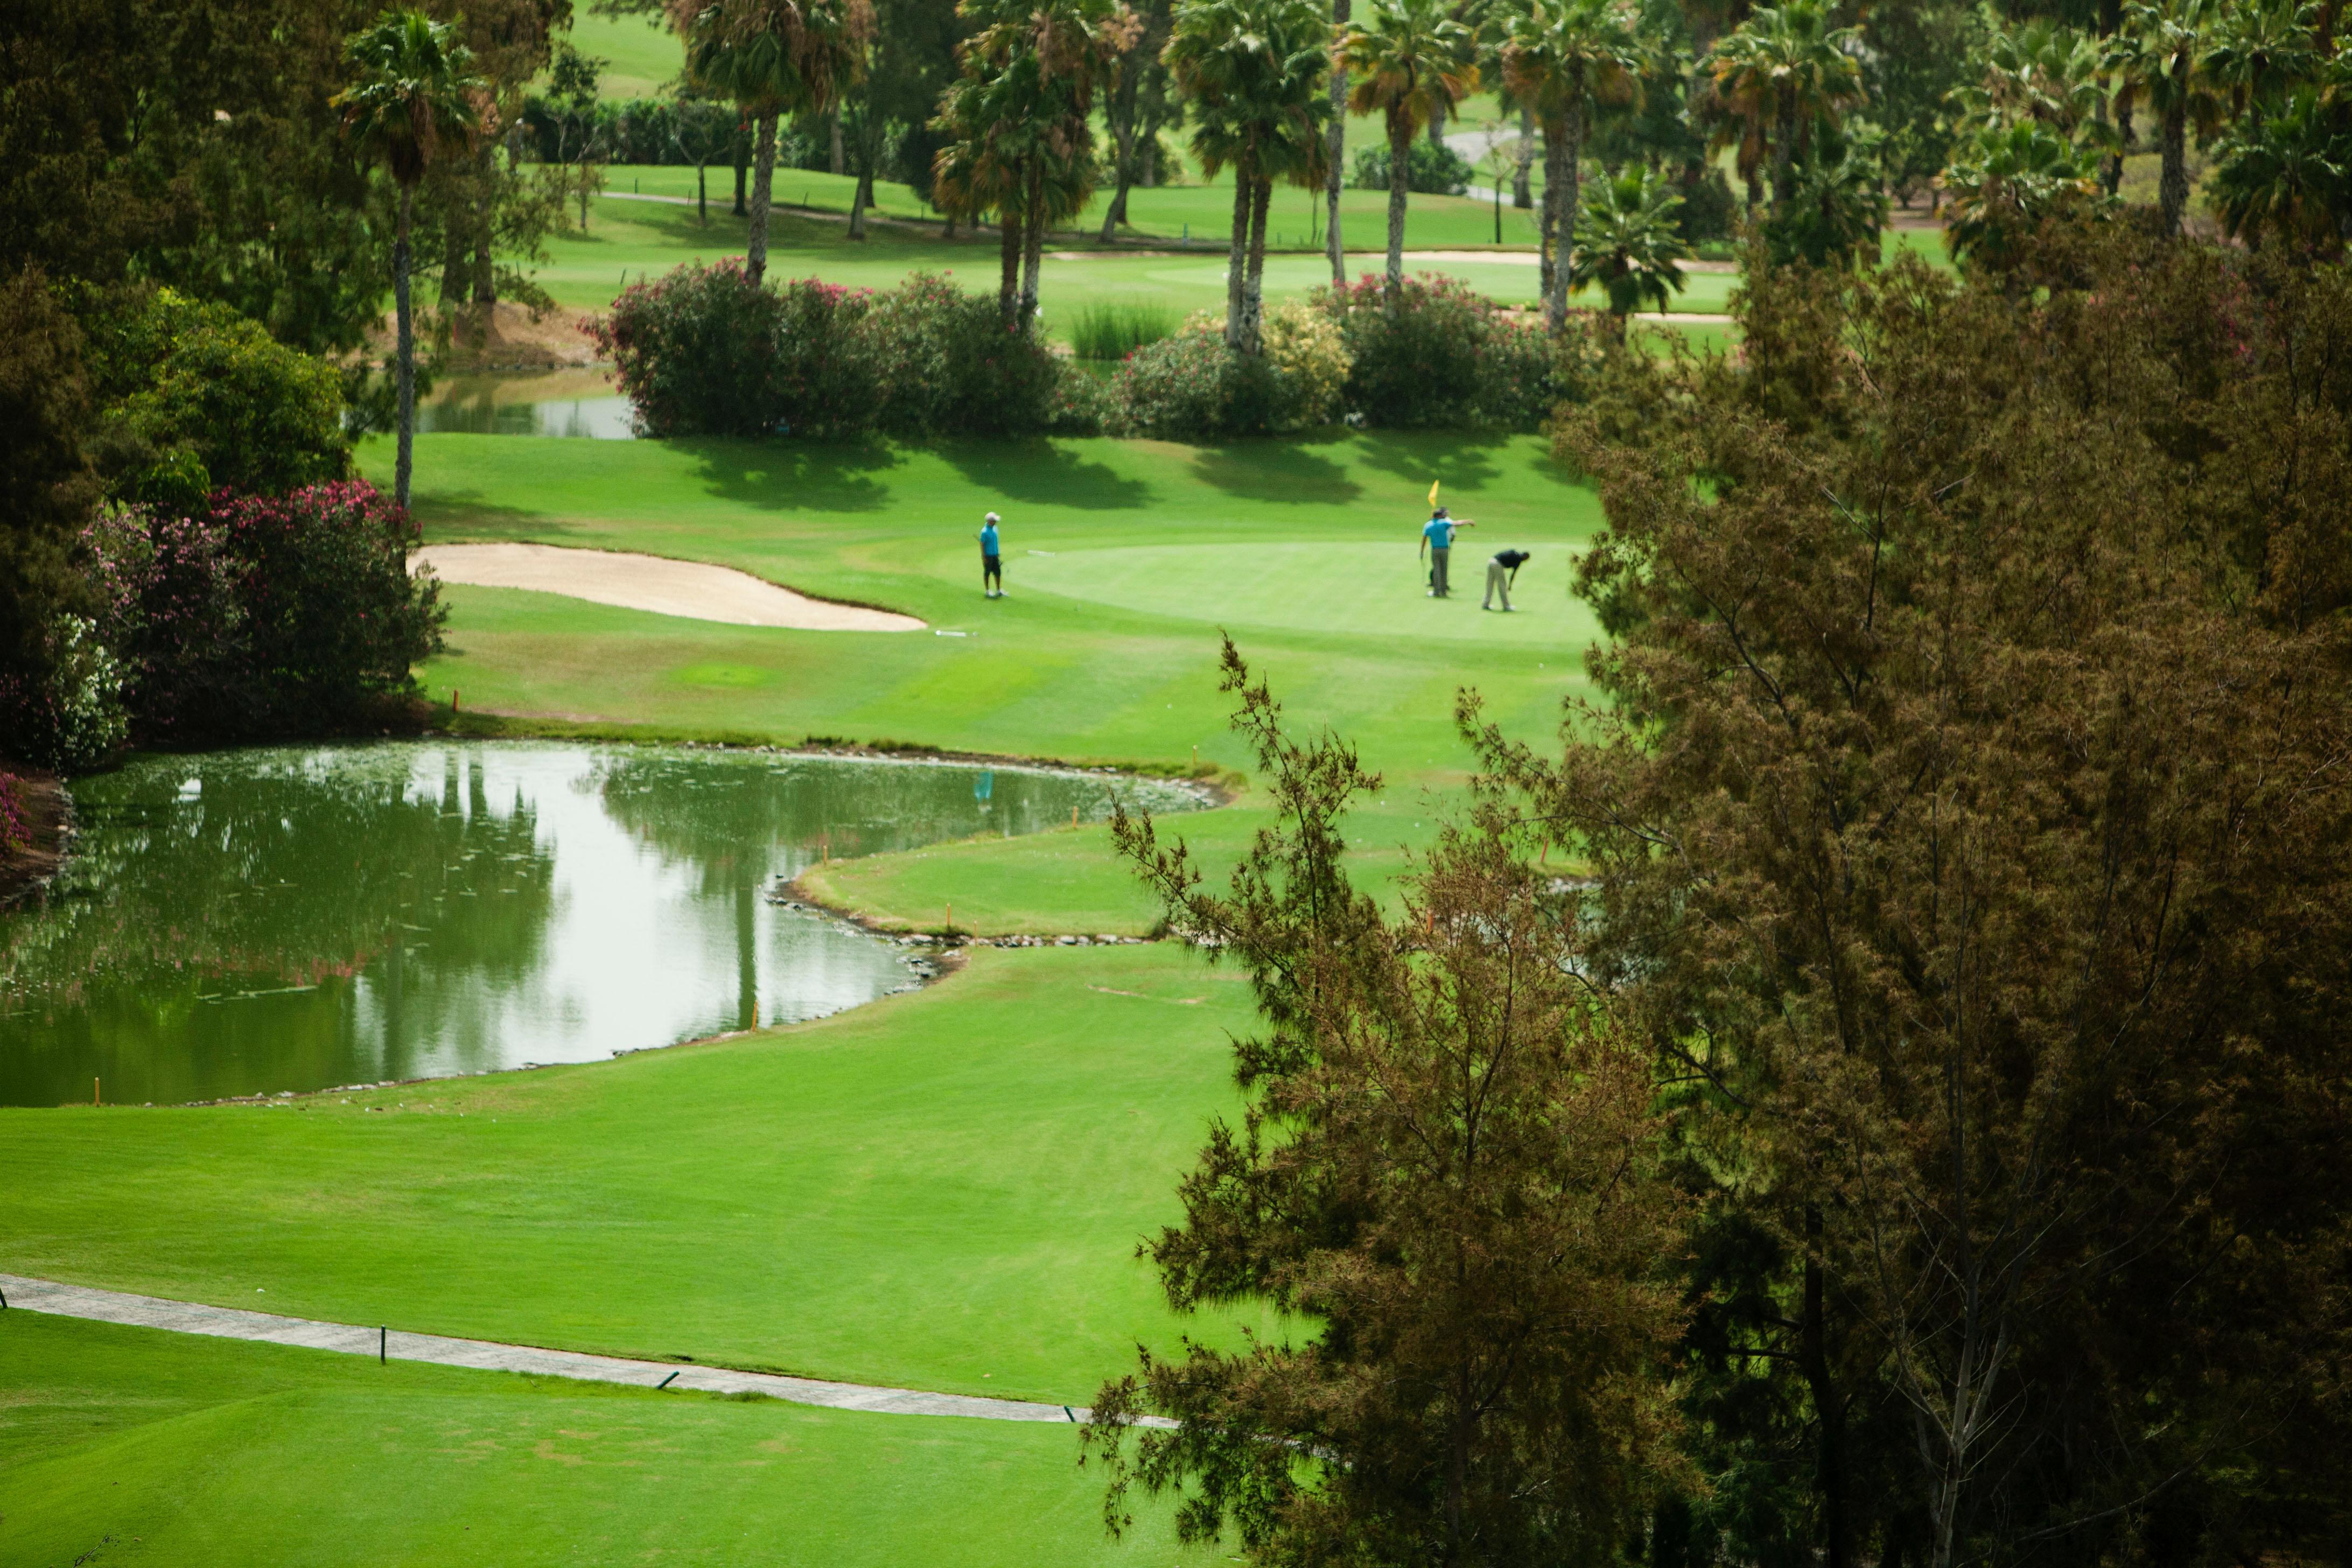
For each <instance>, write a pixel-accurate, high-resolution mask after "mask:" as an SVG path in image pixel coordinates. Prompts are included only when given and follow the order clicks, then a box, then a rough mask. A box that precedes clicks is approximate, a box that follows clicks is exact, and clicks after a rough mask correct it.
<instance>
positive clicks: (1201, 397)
mask: <svg viewBox="0 0 2352 1568" xmlns="http://www.w3.org/2000/svg"><path fill="white" fill-rule="evenodd" d="M1286 380H1287V378H1286V377H1285V376H1284V375H1283V374H1282V372H1281V371H1279V370H1277V369H1276V368H1275V366H1274V365H1273V363H1271V362H1270V361H1269V360H1268V359H1267V358H1266V357H1265V355H1264V354H1245V353H1242V352H1240V351H1239V350H1238V349H1234V348H1233V347H1231V346H1229V345H1228V344H1227V343H1226V342H1225V339H1224V334H1223V331H1220V330H1219V329H1217V328H1215V327H1192V328H1187V329H1186V330H1185V331H1180V332H1177V333H1174V334H1172V335H1171V336H1169V337H1164V338H1161V339H1160V340H1159V341H1158V342H1152V343H1148V344H1146V345H1144V346H1143V347H1141V348H1139V349H1137V350H1135V351H1134V353H1130V354H1129V355H1128V357H1127V363H1125V364H1123V365H1121V366H1120V367H1119V374H1118V386H1117V396H1118V416H1119V423H1120V425H1121V426H1122V427H1123V428H1125V429H1126V430H1128V431H1130V432H1132V433H1133V434H1135V435H1138V436H1157V437H1161V438H1162V439H1165V440H1171V441H1213V440H1220V439H1223V438H1224V437H1229V436H1263V435H1265V434H1266V433H1268V432H1269V431H1273V430H1278V429H1281V428H1283V427H1284V426H1286V425H1288V424H1291V423H1294V420H1293V417H1292V405H1294V404H1295V403H1296V401H1297V396H1296V394H1295V393H1293V392H1292V391H1291V389H1290V388H1289V387H1288V386H1287V385H1286Z"/></svg>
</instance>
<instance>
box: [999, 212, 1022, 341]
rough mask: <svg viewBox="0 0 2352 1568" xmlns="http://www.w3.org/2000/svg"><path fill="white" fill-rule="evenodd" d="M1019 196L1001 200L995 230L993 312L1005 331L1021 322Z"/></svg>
mask: <svg viewBox="0 0 2352 1568" xmlns="http://www.w3.org/2000/svg"><path fill="white" fill-rule="evenodd" d="M1019 201H1020V198H1018V197H1017V196H1016V197H1015V198H1013V200H1012V201H1009V202H1007V203H1005V204H1004V209H1003V211H1002V212H1000V213H998V214H997V217H996V221H997V232H998V233H999V235H1000V236H1001V237H1002V239H1003V243H1002V245H1001V246H1000V247H998V251H997V275H996V313H997V314H998V315H999V316H1000V317H1002V318H1003V321H1004V326H1005V330H1006V331H1011V330H1012V329H1013V328H1014V327H1017V326H1019V325H1020V324H1021V248H1022V246H1021V213H1020V210H1019Z"/></svg>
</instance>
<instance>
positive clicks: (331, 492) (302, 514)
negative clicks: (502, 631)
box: [86, 481, 445, 742]
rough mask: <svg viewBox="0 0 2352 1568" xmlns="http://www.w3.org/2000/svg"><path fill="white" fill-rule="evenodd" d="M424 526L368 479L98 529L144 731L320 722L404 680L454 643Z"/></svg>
mask: <svg viewBox="0 0 2352 1568" xmlns="http://www.w3.org/2000/svg"><path fill="white" fill-rule="evenodd" d="M414 541H415V527H414V526H413V525H412V524H411V523H409V522H408V521H407V520H406V518H405V517H404V515H403V514H402V513H400V512H399V511H398V510H395V509H394V507H393V505H392V503H391V500H389V498H387V497H385V496H383V494H381V493H380V492H378V491H377V490H376V489H375V488H374V487H373V486H372V485H369V484H366V483H364V482H361V481H352V482H349V483H344V484H334V485H317V486H313V487H311V488H310V489H300V490H296V491H294V492H293V493H291V494H289V495H285V496H274V497H258V496H256V497H231V496H228V495H226V494H222V495H219V496H216V497H215V498H214V501H213V503H212V507H211V510H209V511H208V512H206V513H205V515H203V516H201V517H193V518H180V517H171V516H165V515H158V514H154V513H152V512H147V511H143V510H127V511H124V512H121V513H118V514H116V515H115V516H112V517H110V518H107V519H105V520H103V521H100V523H98V524H96V525H95V526H93V527H92V528H91V530H90V531H89V534H88V536H87V539H86V542H87V544H88V547H89V555H90V557H91V579H92V583H93V585H94V586H95V587H96V589H97V591H98V595H99V598H100V604H101V606H102V614H103V615H104V616H105V630H106V633H107V635H108V637H109V638H110V641H111V642H112V644H113V646H114V647H117V648H118V649H120V650H121V654H122V657H123V660H124V664H123V674H122V686H123V689H124V692H125V695H126V697H127V699H128V701H129V704H130V708H131V713H132V715H133V716H134V717H135V719H136V720H137V721H138V724H139V726H140V728H141V730H142V732H145V733H147V734H150V735H152V736H154V737H156V738H158V739H162V740H168V741H173V742H194V741H198V740H226V739H233V738H236V737H239V736H245V735H254V734H274V733H286V732H289V731H291V732H304V731H320V730H323V729H331V728H335V727H337V726H339V725H342V724H346V723H348V722H350V721H351V720H352V718H353V717H354V716H355V714H356V712H357V711H358V710H360V708H361V707H362V704H363V703H364V702H365V700H367V699H368V698H369V697H371V696H374V695H378V694H382V693H385V692H393V691H400V690H404V689H407V688H408V685H409V667H410V666H411V665H412V664H414V663H415V661H416V660H418V659H420V658H424V657H425V656H426V655H427V654H429V653H431V652H433V651H434V650H435V649H436V648H437V647H439V646H440V627H441V623H442V621H443V619H444V618H445V612H444V611H443V609H442V608H441V605H440V602H439V587H438V584H436V583H434V581H433V580H432V579H431V578H430V577H425V578H411V577H410V576H409V574H408V550H409V547H410V545H411V544H412V543H413V542H414Z"/></svg>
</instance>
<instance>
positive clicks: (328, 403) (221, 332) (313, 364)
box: [89, 289, 351, 509]
mask: <svg viewBox="0 0 2352 1568" xmlns="http://www.w3.org/2000/svg"><path fill="white" fill-rule="evenodd" d="M89 358H90V363H91V369H92V370H93V372H94V373H95V374H94V376H93V380H94V381H95V382H96V384H97V391H98V393H99V395H100V402H101V405H102V413H101V414H100V422H99V430H98V432H97V439H96V440H95V441H94V442H93V446H94V448H95V451H96V456H97V460H98V465H99V468H100V470H101V471H102V472H103V473H104V474H105V475H106V476H107V479H108V480H109V484H110V488H111V489H112V490H113V491H114V493H115V494H116V495H118V496H121V497H123V498H125V499H133V500H152V501H155V502H157V503H160V504H163V505H166V506H170V507H173V508H175V509H184V508H188V507H191V506H194V505H201V504H202V503H203V500H204V498H205V496H206V495H207V494H209V493H210V492H211V491H213V490H215V489H230V490H235V491H236V492H238V493H240V494H247V495H257V494H275V493H278V492H279V491H284V490H289V489H299V488H300V487H302V486H304V485H314V484H325V483H329V482H331V481H332V480H336V479H341V478H343V477H344V476H345V475H346V474H348V473H349V472H350V471H351V443H350V441H349V439H348V438H347V437H346V436H345V434H344V430H343V390H342V377H341V374H340V373H339V372H337V370H336V369H335V367H334V366H332V365H331V364H329V363H327V362H326V361H325V360H323V359H320V358H318V357H317V356H315V355H311V354H306V353H299V351H297V350H294V349H289V348H288V347H287V346H286V345H285V344H283V343H281V342H278V340H276V339H275V338H273V337H271V336H270V335H269V333H268V331H265V330H264V329H263V327H262V325H261V323H260V322H258V321H252V320H249V319H248V318H247V317H244V316H241V315H239V314H237V313H236V311H235V310H231V309H230V308H229V307H227V306H226V305H221V304H215V303H210V302H207V301H205V300H192V299H190V298H188V297H187V296H186V295H184V294H181V293H178V292H176V291H175V290H173V289H157V290H156V291H155V292H154V293H152V295H149V296H147V297H146V298H145V299H144V300H141V301H139V302H138V303H137V304H136V305H135V306H133V307H132V308H131V309H129V310H120V309H116V310H101V311H100V312H98V313H97V315H96V317H95V319H94V320H93V321H91V322H90V324H89Z"/></svg>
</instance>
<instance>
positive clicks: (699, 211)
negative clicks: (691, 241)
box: [694, 163, 710, 228]
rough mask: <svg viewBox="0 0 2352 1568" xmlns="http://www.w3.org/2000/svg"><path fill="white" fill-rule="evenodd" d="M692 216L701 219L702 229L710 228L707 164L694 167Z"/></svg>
mask: <svg viewBox="0 0 2352 1568" xmlns="http://www.w3.org/2000/svg"><path fill="white" fill-rule="evenodd" d="M694 216H696V217H698V218H699V219H701V221H702V226H703V227H705V228H709V226H710V165H709V164H708V163H697V164H696V165H695V166H694Z"/></svg>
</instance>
